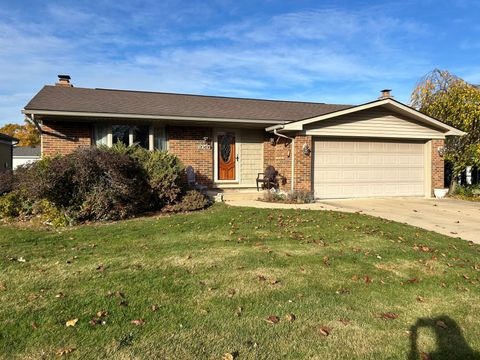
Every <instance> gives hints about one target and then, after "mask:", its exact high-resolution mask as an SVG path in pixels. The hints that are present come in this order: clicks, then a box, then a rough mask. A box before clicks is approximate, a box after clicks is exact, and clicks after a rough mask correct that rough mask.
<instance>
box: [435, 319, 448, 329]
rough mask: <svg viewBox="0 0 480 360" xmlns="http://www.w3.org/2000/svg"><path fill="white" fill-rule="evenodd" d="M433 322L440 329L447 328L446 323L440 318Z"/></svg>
mask: <svg viewBox="0 0 480 360" xmlns="http://www.w3.org/2000/svg"><path fill="white" fill-rule="evenodd" d="M435 324H436V325H437V326H438V327H439V328H442V329H446V328H448V326H447V324H445V323H444V322H443V321H442V320H438V321H437V322H436V323H435Z"/></svg>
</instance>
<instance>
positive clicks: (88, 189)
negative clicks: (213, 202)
mask: <svg viewBox="0 0 480 360" xmlns="http://www.w3.org/2000/svg"><path fill="white" fill-rule="evenodd" d="M1 176H2V178H1V179H0V180H2V187H1V188H0V190H2V192H3V193H4V195H1V196H0V218H19V219H39V220H40V221H41V222H42V223H47V224H51V225H56V226H61V225H67V224H73V223H81V222H85V221H98V220H120V219H125V218H129V217H132V216H135V215H138V214H141V213H143V212H145V211H152V210H160V209H162V208H163V209H164V210H165V211H192V210H197V209H202V208H205V207H206V206H207V205H208V204H209V202H208V200H207V199H206V197H205V196H204V195H203V194H200V193H198V192H196V191H192V190H190V191H188V189H187V187H186V184H185V181H184V167H183V165H182V163H181V162H180V160H179V159H178V158H177V157H176V156H174V155H171V154H169V153H167V152H164V151H157V150H156V151H148V150H145V149H143V148H141V147H139V146H130V147H127V146H124V145H115V146H114V147H112V148H103V147H100V148H97V147H91V148H80V149H77V150H76V151H74V152H73V153H71V154H68V155H65V156H57V157H52V158H45V159H42V160H40V161H38V162H35V163H32V164H27V165H24V166H21V167H19V168H18V169H17V170H15V171H14V172H13V173H5V174H2V175H1ZM3 180H4V181H3Z"/></svg>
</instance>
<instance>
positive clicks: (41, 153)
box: [25, 114, 43, 157]
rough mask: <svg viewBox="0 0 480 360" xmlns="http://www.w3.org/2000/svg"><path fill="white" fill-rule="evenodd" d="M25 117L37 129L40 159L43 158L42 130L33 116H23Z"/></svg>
mask: <svg viewBox="0 0 480 360" xmlns="http://www.w3.org/2000/svg"><path fill="white" fill-rule="evenodd" d="M25 117H26V118H28V119H30V120H32V122H33V123H34V124H35V127H36V128H37V130H38V132H39V133H40V157H43V136H42V134H43V130H42V127H41V126H40V124H39V123H38V121H37V120H36V119H35V115H34V114H25Z"/></svg>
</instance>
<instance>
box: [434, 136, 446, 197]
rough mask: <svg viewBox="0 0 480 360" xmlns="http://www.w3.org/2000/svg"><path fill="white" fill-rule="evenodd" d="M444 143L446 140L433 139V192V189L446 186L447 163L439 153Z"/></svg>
mask: <svg viewBox="0 0 480 360" xmlns="http://www.w3.org/2000/svg"><path fill="white" fill-rule="evenodd" d="M444 144H445V141H444V140H432V192H433V189H438V188H444V187H445V174H444V172H445V164H444V160H443V157H441V156H440V154H439V153H438V148H439V147H442V146H444Z"/></svg>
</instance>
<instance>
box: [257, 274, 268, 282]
mask: <svg viewBox="0 0 480 360" xmlns="http://www.w3.org/2000/svg"><path fill="white" fill-rule="evenodd" d="M265 280H267V278H266V277H265V276H263V275H258V281H265Z"/></svg>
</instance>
